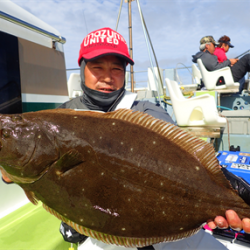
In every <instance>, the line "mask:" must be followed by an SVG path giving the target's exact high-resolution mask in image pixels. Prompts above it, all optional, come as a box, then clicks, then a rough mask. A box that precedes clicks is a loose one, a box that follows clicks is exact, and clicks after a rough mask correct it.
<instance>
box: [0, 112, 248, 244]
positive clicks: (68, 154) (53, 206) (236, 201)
mask: <svg viewBox="0 0 250 250" xmlns="http://www.w3.org/2000/svg"><path fill="white" fill-rule="evenodd" d="M0 130H1V139H0V149H1V150H0V165H1V169H2V173H3V175H4V176H6V178H9V179H10V180H12V181H13V182H15V183H16V184H18V185H19V186H21V187H22V188H23V190H24V191H25V193H26V195H27V197H28V198H29V199H30V201H31V202H32V203H34V204H37V202H38V201H41V202H42V203H43V205H44V208H45V209H46V210H47V211H49V212H50V213H51V214H53V215H55V216H56V217H57V218H58V219H60V220H62V221H64V222H66V223H67V224H69V225H70V226H72V227H73V228H74V229H75V230H76V231H78V232H79V233H81V234H85V235H87V236H90V237H93V238H96V239H98V240H101V241H103V242H105V243H108V244H116V245H122V246H127V247H143V246H146V245H150V244H155V243H159V242H165V241H175V240H179V239H182V238H185V237H189V236H191V235H193V234H194V233H196V232H197V231H198V230H199V229H200V228H201V226H202V224H203V223H205V222H206V221H207V220H208V219H213V218H214V217H215V216H217V215H222V216H224V214H225V211H226V210H227V209H233V210H235V211H236V212H237V213H238V215H239V216H240V217H241V218H243V217H249V216H250V207H249V206H248V205H247V204H246V203H245V202H244V201H243V200H242V199H241V198H240V197H239V196H238V194H237V193H236V191H235V190H233V189H232V187H231V185H230V183H229V182H228V181H227V179H226V178H225V177H224V175H223V173H222V171H221V170H220V166H219V164H218V161H217V159H216V157H215V152H214V149H213V147H212V145H210V144H208V143H206V142H204V141H202V140H200V139H198V138H195V137H193V136H191V135H190V134H189V133H186V132H184V131H183V130H181V129H180V128H178V127H177V126H175V125H173V124H170V123H167V122H164V121H162V120H158V119H155V118H153V117H151V116H149V115H147V114H144V113H141V112H134V111H131V110H124V109H121V110H117V111H114V112H110V113H97V112H92V111H74V110H67V109H56V110H46V111H38V112H30V113H23V114H18V115H0Z"/></svg>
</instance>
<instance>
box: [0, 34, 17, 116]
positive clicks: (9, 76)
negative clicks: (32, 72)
mask: <svg viewBox="0 0 250 250" xmlns="http://www.w3.org/2000/svg"><path fill="white" fill-rule="evenodd" d="M21 112H22V100H21V83H20V70H19V56H18V39H17V37H15V36H12V35H9V34H6V33H4V32H0V113H1V114H15V113H21Z"/></svg>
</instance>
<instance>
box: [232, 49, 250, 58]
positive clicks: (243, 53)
mask: <svg viewBox="0 0 250 250" xmlns="http://www.w3.org/2000/svg"><path fill="white" fill-rule="evenodd" d="M249 52H250V50H247V51H246V52H244V53H242V54H241V55H239V56H237V57H235V59H238V58H239V57H241V56H244V55H245V54H247V53H249Z"/></svg>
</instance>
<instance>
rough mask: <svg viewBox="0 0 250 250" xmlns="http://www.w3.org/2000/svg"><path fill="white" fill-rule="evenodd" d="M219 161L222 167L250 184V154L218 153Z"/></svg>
mask: <svg viewBox="0 0 250 250" xmlns="http://www.w3.org/2000/svg"><path fill="white" fill-rule="evenodd" d="M217 159H218V160H219V163H220V165H221V166H222V167H225V168H227V170H228V171H230V172H231V173H233V174H235V175H237V176H239V177H241V178H243V179H244V180H245V181H247V182H248V183H250V153H247V152H240V151H237V152H232V151H218V154H217Z"/></svg>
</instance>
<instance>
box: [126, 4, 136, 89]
mask: <svg viewBox="0 0 250 250" xmlns="http://www.w3.org/2000/svg"><path fill="white" fill-rule="evenodd" d="M133 1H135V0H125V3H128V29H129V55H130V57H131V58H132V59H133V44H132V14H131V2H133ZM130 82H131V92H135V91H134V67H133V65H130Z"/></svg>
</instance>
